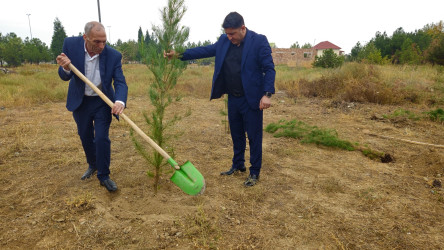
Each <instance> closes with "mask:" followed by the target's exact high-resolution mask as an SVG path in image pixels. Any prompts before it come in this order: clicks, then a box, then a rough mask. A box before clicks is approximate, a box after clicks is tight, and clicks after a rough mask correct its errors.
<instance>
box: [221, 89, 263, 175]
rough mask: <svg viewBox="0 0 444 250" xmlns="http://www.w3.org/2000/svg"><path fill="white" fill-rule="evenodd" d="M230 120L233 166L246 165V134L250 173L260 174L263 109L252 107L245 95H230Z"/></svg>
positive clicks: (240, 166) (238, 167)
mask: <svg viewBox="0 0 444 250" xmlns="http://www.w3.org/2000/svg"><path fill="white" fill-rule="evenodd" d="M228 122H229V124H230V130H231V139H232V140H233V165H232V167H233V168H237V169H240V168H244V167H245V149H246V136H245V133H247V136H248V142H249V146H250V163H251V167H250V174H255V175H257V176H259V173H260V171H261V166H262V133H263V111H262V110H260V109H257V110H256V109H252V108H251V107H250V105H249V104H248V102H247V99H246V98H245V96H241V97H235V96H232V95H228Z"/></svg>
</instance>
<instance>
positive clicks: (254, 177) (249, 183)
mask: <svg viewBox="0 0 444 250" xmlns="http://www.w3.org/2000/svg"><path fill="white" fill-rule="evenodd" d="M258 181H259V176H257V175H255V174H250V175H249V176H248V178H247V179H246V180H245V182H244V185H245V186H246V187H252V186H254V185H255V184H256V182H258Z"/></svg>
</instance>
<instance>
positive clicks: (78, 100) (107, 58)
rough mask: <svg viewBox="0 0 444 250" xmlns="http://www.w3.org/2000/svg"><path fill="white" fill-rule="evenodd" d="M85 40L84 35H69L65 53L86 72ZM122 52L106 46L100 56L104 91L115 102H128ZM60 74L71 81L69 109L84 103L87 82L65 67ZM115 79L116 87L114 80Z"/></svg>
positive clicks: (83, 72) (71, 109)
mask: <svg viewBox="0 0 444 250" xmlns="http://www.w3.org/2000/svg"><path fill="white" fill-rule="evenodd" d="M84 44H85V40H84V39H83V37H81V36H80V37H68V38H65V41H64V42H63V53H65V55H66V56H67V57H68V58H69V59H70V60H71V63H72V64H73V65H74V66H75V67H76V68H77V69H78V70H79V71H80V72H82V74H85V49H84V48H85V47H84ZM121 60H122V54H120V53H119V52H118V51H117V50H115V49H113V48H111V47H109V46H108V45H106V46H105V48H104V49H103V51H102V53H100V56H99V68H100V78H101V80H102V92H103V93H104V94H105V95H106V96H107V97H108V98H109V99H110V100H111V101H112V102H113V103H114V102H115V101H116V100H119V101H122V102H124V103H125V104H126V101H127V96H128V86H127V85H126V80H125V76H124V75H123V71H122V62H121ZM58 72H59V76H60V78H61V79H62V80H64V81H68V80H70V81H69V87H68V98H67V100H66V108H67V109H68V110H69V111H74V110H76V109H77V108H78V107H79V106H80V104H82V101H83V96H84V95H85V83H84V82H83V81H82V80H81V79H80V78H79V77H78V76H76V75H75V74H74V72H72V71H71V72H70V73H69V74H66V73H65V71H64V70H63V68H62V67H61V66H60V67H59V71H58ZM113 80H114V88H113V86H112V82H113Z"/></svg>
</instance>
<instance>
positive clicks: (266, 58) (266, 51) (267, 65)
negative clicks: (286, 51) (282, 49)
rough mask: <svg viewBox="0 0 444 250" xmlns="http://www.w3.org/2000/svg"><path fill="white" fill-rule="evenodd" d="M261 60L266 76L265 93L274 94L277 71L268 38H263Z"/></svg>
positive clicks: (260, 52) (260, 47) (260, 49)
mask: <svg viewBox="0 0 444 250" xmlns="http://www.w3.org/2000/svg"><path fill="white" fill-rule="evenodd" d="M259 60H260V63H261V68H262V72H263V74H264V92H271V93H274V92H275V89H274V82H275V78H276V71H275V69H274V62H273V57H272V56H271V47H270V44H269V43H268V40H267V37H266V36H261V42H260V45H259Z"/></svg>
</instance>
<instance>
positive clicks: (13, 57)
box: [2, 32, 23, 67]
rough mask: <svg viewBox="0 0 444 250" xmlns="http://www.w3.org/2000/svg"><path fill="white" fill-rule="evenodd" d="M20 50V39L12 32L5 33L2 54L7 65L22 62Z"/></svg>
mask: <svg viewBox="0 0 444 250" xmlns="http://www.w3.org/2000/svg"><path fill="white" fill-rule="evenodd" d="M22 50H23V42H22V39H21V38H20V37H17V35H16V34H15V33H12V32H11V33H9V34H6V36H5V37H4V42H3V46H2V54H3V55H2V56H3V60H4V61H5V62H6V63H7V64H8V66H12V67H17V66H20V65H21V64H22V53H23V51H22Z"/></svg>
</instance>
